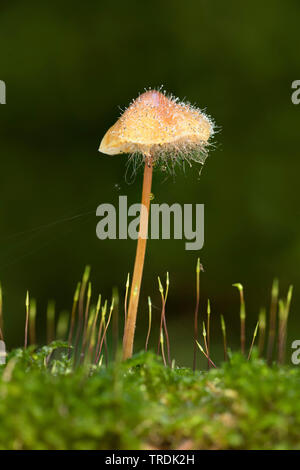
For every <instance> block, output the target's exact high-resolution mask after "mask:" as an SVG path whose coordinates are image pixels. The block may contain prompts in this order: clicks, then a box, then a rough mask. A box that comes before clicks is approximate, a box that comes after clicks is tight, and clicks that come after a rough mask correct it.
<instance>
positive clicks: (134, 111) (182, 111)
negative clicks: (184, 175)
mask: <svg viewBox="0 0 300 470" xmlns="http://www.w3.org/2000/svg"><path fill="white" fill-rule="evenodd" d="M213 133H214V123H213V121H212V119H211V118H209V117H208V116H207V115H206V114H204V113H203V112H202V111H201V110H200V109H198V108H197V107H195V106H192V105H191V104H189V103H187V104H186V103H183V102H180V101H179V100H178V99H177V98H174V97H173V96H168V95H166V94H165V93H162V92H161V91H158V90H148V91H146V92H145V93H143V94H141V95H140V96H138V98H136V99H135V100H134V101H133V102H132V103H131V104H130V106H129V107H128V108H127V109H126V110H125V111H124V113H123V114H122V115H121V117H120V118H119V119H118V121H117V122H116V123H115V124H114V125H113V126H112V127H111V128H110V129H109V130H108V131H107V133H106V134H105V136H104V138H103V139H102V142H101V145H100V148H99V150H100V152H102V153H106V154H108V155H116V154H120V153H128V154H131V155H132V156H133V158H134V157H135V156H140V155H142V156H146V157H147V156H148V155H150V154H151V158H152V161H153V163H154V164H155V166H156V165H157V164H159V163H161V164H162V165H164V166H166V165H167V167H169V168H170V170H173V169H174V166H175V164H176V163H180V162H182V161H187V162H189V163H191V161H195V162H198V163H201V164H203V163H204V162H205V159H206V156H207V151H208V147H209V140H210V138H211V137H212V135H213Z"/></svg>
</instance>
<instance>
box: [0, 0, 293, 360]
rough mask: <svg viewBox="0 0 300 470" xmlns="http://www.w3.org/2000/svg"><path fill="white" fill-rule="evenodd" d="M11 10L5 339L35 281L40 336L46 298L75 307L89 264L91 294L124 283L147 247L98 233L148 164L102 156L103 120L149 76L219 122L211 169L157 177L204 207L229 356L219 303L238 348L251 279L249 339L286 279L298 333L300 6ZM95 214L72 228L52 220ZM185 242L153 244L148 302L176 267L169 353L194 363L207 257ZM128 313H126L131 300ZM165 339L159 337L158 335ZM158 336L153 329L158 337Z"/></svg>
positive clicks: (1, 41)
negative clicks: (130, 165) (137, 166)
mask: <svg viewBox="0 0 300 470" xmlns="http://www.w3.org/2000/svg"><path fill="white" fill-rule="evenodd" d="M3 3H4V2H2V4H1V7H0V59H1V60H0V79H1V80H4V81H5V82H6V85H7V104H6V105H4V106H1V108H0V120H1V121H0V139H1V140H0V150H1V167H0V168H1V170H0V171H1V183H0V188H1V189H0V194H1V203H0V221H1V236H0V239H1V245H0V279H1V282H2V285H3V293H4V313H5V321H6V337H7V341H8V343H9V346H10V347H12V346H15V345H17V344H20V343H21V342H22V341H23V327H24V299H25V292H26V290H27V289H29V290H30V293H31V296H34V297H35V298H36V299H37V303H38V323H39V330H40V340H41V341H42V340H43V339H44V337H43V331H44V327H45V312H46V305H47V300H48V299H49V298H54V299H55V300H56V304H57V312H60V311H62V310H66V309H70V306H71V302H72V296H73V291H74V287H75V285H76V282H77V280H79V279H80V278H81V275H82V271H83V269H84V266H85V264H87V263H89V264H91V266H92V281H93V291H94V297H95V298H96V295H97V294H98V292H102V294H103V296H105V297H110V296H111V289H112V287H113V286H118V287H119V289H120V294H123V292H124V285H125V281H126V276H127V272H128V271H131V270H132V267H133V261H134V254H135V242H134V241H132V240H127V241H126V240H125V241H99V240H98V239H97V238H96V234H95V228H96V222H97V219H96V216H95V210H96V207H97V206H98V205H99V204H100V203H102V202H112V203H116V202H117V199H118V196H119V195H121V194H122V195H123V194H124V195H128V198H129V203H133V202H139V200H140V191H141V179H142V178H141V176H142V175H141V173H139V174H138V175H137V177H136V180H135V182H134V183H133V184H131V185H128V184H127V183H126V181H125V179H124V177H125V171H126V159H127V157H126V156H116V157H109V156H104V155H102V154H100V153H98V151H97V149H98V146H99V143H100V140H101V138H102V136H103V135H104V133H105V132H106V130H107V128H108V127H109V126H110V125H112V124H113V123H114V122H115V120H116V119H117V117H118V116H119V114H120V110H119V108H118V106H120V107H121V108H124V107H125V106H127V105H128V103H129V102H130V100H131V99H132V98H134V97H136V96H137V94H138V93H139V92H141V91H143V89H144V88H145V87H149V86H159V85H161V84H163V85H164V87H165V89H166V90H167V91H169V92H172V93H173V94H175V95H176V96H178V97H179V98H187V99H188V100H189V101H191V102H192V103H196V104H197V105H198V106H199V107H200V108H202V109H203V108H206V110H207V112H208V113H209V114H210V115H211V116H213V118H214V119H215V121H216V123H217V125H218V126H220V128H221V132H220V133H218V134H217V135H216V139H215V143H216V149H215V150H213V151H212V152H211V154H210V157H209V158H208V160H207V162H206V165H205V168H204V171H203V172H202V175H201V178H200V179H199V178H198V168H195V167H194V168H193V169H192V170H191V171H188V172H187V173H186V174H185V175H184V174H182V173H178V175H177V177H176V179H175V181H173V179H172V178H169V180H167V181H166V182H164V181H163V179H164V176H165V175H162V174H159V173H155V174H154V182H153V193H154V195H155V202H157V203H162V202H169V203H172V202H179V203H204V204H205V246H204V248H203V249H202V250H201V252H200V257H201V261H202V263H203V265H204V267H205V273H204V274H203V275H202V282H201V290H202V292H201V295H202V298H201V312H202V313H203V311H204V308H205V304H206V301H207V297H209V298H210V299H211V303H212V318H213V325H212V330H213V341H214V342H215V343H216V349H215V351H216V353H215V355H216V356H218V351H219V346H220V340H221V336H220V332H219V329H220V328H219V314H220V313H223V314H224V316H225V318H226V320H227V324H228V329H229V332H228V336H229V342H230V343H231V344H232V345H234V344H236V343H237V334H238V329H239V317H238V311H239V302H238V292H237V290H236V289H234V288H233V287H231V284H232V283H233V282H241V283H243V284H244V286H245V296H246V302H247V312H248V320H247V321H248V327H249V330H248V341H249V340H250V336H251V333H252V331H253V328H254V325H255V322H256V319H257V314H258V311H259V308H260V307H261V306H262V305H266V306H268V305H269V296H270V287H271V283H272V279H273V277H274V276H278V277H279V279H280V286H281V293H282V295H285V294H286V291H287V288H288V285H289V283H292V284H294V286H295V295H294V299H293V303H292V309H291V323H290V339H296V338H297V335H298V337H299V334H300V331H299V330H300V329H299V323H300V320H299V317H298V307H299V303H300V299H299V291H298V284H299V277H300V270H299V265H300V236H299V229H300V217H299V215H300V209H299V171H300V159H299V143H300V139H299V121H300V106H298V107H297V106H295V105H293V104H292V102H291V93H292V90H291V83H292V81H293V80H296V79H299V78H300V71H299V18H300V3H299V2H298V1H296V0H295V1H286V2H282V1H276V0H275V1H274V0H272V1H270V0H267V1H264V2H261V1H252V2H241V1H231V2H230V1H229V2H225V1H213V0H198V1H187V2H183V1H174V0H173V1H170V0H169V1H168V0H167V1H163V2H156V1H152V2H141V1H127V2H125V1H122V2H121V1H114V2H109V1H86V2H82V1H77V0H76V1H75V0H73V1H72V2H70V1H65V2H61V1H57V0H56V1H55V0H54V1H51V2H40V1H37V0H36V1H33V0H28V1H27V2H21V1H14V0H11V1H10V2H6V4H5V5H3ZM89 211H92V214H89V215H86V216H84V217H79V218H78V219H74V220H72V221H69V222H66V223H57V224H56V225H51V226H49V227H47V228H44V229H43V230H39V231H33V232H29V233H28V232H26V233H24V234H21V235H15V234H16V233H18V232H22V231H27V230H30V229H32V228H36V227H38V226H40V225H45V224H49V223H52V222H54V221H57V220H59V219H61V218H64V217H67V216H72V215H75V214H80V213H86V212H89ZM198 255H199V253H197V252H192V251H185V249H184V241H180V240H176V241H165V240H158V241H150V242H149V245H148V251H147V256H146V263H145V275H144V282H143V288H142V295H141V304H140V311H139V320H138V329H137V335H138V336H137V344H136V348H137V349H138V348H139V347H140V346H141V345H142V344H143V341H144V337H145V318H146V315H147V303H146V299H147V296H148V295H151V297H152V301H153V304H154V306H156V307H157V309H156V308H155V309H154V312H153V313H154V321H155V322H156V323H157V322H158V318H159V315H160V297H159V292H158V289H157V275H160V276H161V277H164V275H165V272H166V271H167V270H168V271H169V272H170V279H171V286H170V295H169V300H168V307H167V317H168V321H169V325H170V336H171V346H172V353H173V355H175V356H176V358H177V360H178V361H179V363H188V364H190V362H191V357H192V347H193V342H192V325H193V310H194V303H195V288H194V285H195V264H196V259H197V256H198ZM120 314H121V315H122V314H123V312H122V310H121V312H120ZM153 339H154V338H153ZM155 342H156V338H155Z"/></svg>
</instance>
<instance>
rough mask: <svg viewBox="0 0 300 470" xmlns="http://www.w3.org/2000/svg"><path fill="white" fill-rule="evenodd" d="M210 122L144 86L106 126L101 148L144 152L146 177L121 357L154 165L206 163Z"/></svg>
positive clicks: (127, 351)
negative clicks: (114, 119)
mask: <svg viewBox="0 0 300 470" xmlns="http://www.w3.org/2000/svg"><path fill="white" fill-rule="evenodd" d="M212 134H213V124H212V121H211V120H210V119H209V118H208V117H207V116H206V115H205V114H203V113H202V112H201V111H200V110H199V109H197V108H195V107H193V106H191V105H190V104H185V103H181V102H179V101H178V99H176V98H174V97H172V96H170V97H168V96H166V94H164V93H161V92H160V91H158V90H148V91H146V92H145V93H143V94H141V95H140V96H139V97H138V98H137V99H135V100H134V101H133V102H132V103H131V104H130V106H129V107H128V109H126V111H125V112H124V113H123V114H122V116H121V117H120V118H119V119H118V121H117V122H116V123H115V124H114V125H113V126H112V127H111V128H110V129H109V130H108V131H107V133H106V134H105V136H104V137H103V139H102V142H101V144H100V148H99V150H100V152H102V153H105V154H108V155H116V154H122V153H128V154H130V155H131V157H130V158H133V159H134V158H139V156H142V159H143V161H144V178H143V188H142V201H141V214H140V224H139V234H138V241H137V249H136V257H135V263H134V269H133V276H132V283H131V290H130V297H129V307H128V312H127V317H126V323H125V328H124V337H123V359H127V358H129V357H131V356H132V352H133V340H134V332H135V324H136V316H137V309H138V303H139V296H140V289H141V282H142V275H143V267H144V259H145V252H146V242H147V230H148V214H149V207H150V201H151V185H152V173H153V167H154V166H155V167H156V166H157V165H158V164H159V163H163V165H164V166H170V167H171V168H174V166H175V165H176V164H177V163H178V162H180V161H187V162H189V163H190V162H191V161H197V162H200V163H202V164H203V163H204V161H205V158H206V156H207V148H208V142H209V139H210V137H211V136H212Z"/></svg>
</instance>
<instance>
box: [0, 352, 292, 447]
mask: <svg viewBox="0 0 300 470" xmlns="http://www.w3.org/2000/svg"><path fill="white" fill-rule="evenodd" d="M64 346H65V345H64V343H52V345H50V346H46V347H44V348H42V349H40V350H39V351H38V352H36V351H34V349H33V348H29V349H27V350H25V351H24V350H21V349H18V350H15V351H13V352H12V353H11V354H10V355H9V357H8V362H7V364H6V365H5V366H1V371H0V374H1V379H0V397H1V399H0V420H1V427H0V448H1V449H139V448H164V449H178V448H181V449H299V448H300V442H299V435H300V404H299V401H298V400H297V396H298V390H299V386H300V370H299V369H298V368H296V367H295V368H288V367H278V366H273V367H268V366H267V365H266V363H265V362H264V361H263V360H260V359H258V358H257V357H256V355H255V353H254V355H253V359H252V360H251V361H249V362H248V361H246V360H245V359H244V357H242V356H241V355H239V354H235V355H233V356H232V357H231V360H230V362H228V363H225V364H223V366H222V367H221V368H219V369H214V370H210V371H208V372H199V371H198V372H196V373H195V374H194V373H193V372H192V371H191V370H190V369H170V368H168V367H164V366H163V364H162V363H161V361H160V359H158V358H157V357H156V356H155V355H153V354H152V353H151V352H149V353H141V354H138V355H136V356H134V357H133V358H132V359H131V360H129V361H127V362H125V363H118V362H117V363H115V364H113V365H110V366H109V367H108V368H105V367H94V368H92V369H91V368H87V367H80V368H77V369H75V370H72V364H71V361H70V360H69V359H68V354H67V353H66V352H65V350H64V349H63V347H64ZM50 353H51V354H52V357H53V359H52V360H49V354H50Z"/></svg>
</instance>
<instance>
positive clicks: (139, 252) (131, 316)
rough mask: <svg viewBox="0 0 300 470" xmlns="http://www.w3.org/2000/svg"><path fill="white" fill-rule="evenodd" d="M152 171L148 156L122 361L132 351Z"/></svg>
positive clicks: (145, 241) (150, 159) (144, 248)
mask: <svg viewBox="0 0 300 470" xmlns="http://www.w3.org/2000/svg"><path fill="white" fill-rule="evenodd" d="M152 171H153V163H152V158H151V156H150V155H148V156H146V158H145V168H144V180H143V192H142V202H141V215H140V227H139V235H138V242H137V248H136V255H135V263H134V270H133V277H132V283H131V290H130V298H129V307H128V313H127V318H126V324H125V329H124V337H123V360H125V359H128V358H129V357H131V356H132V351H133V338H134V332H135V324H136V315H137V309H138V303H139V296H140V289H141V283H142V276H143V268H144V260H145V252H146V244H147V232H148V219H149V208H150V196H151V185H152Z"/></svg>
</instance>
